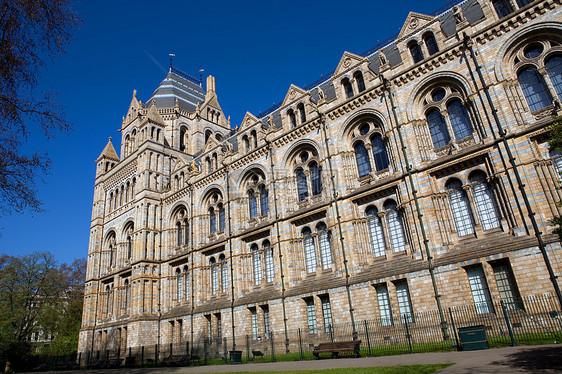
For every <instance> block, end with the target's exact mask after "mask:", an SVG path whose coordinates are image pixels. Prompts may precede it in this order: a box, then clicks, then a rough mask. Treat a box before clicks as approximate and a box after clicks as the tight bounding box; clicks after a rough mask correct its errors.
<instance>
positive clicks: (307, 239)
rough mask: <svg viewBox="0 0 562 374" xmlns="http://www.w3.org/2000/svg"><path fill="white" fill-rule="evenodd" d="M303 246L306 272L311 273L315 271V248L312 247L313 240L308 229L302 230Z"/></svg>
mask: <svg viewBox="0 0 562 374" xmlns="http://www.w3.org/2000/svg"><path fill="white" fill-rule="evenodd" d="M302 236H303V244H304V258H305V260H306V271H307V272H308V273H313V272H315V271H316V265H317V261H316V248H315V247H314V239H313V238H312V232H311V231H310V229H309V228H308V227H305V228H304V229H303V230H302Z"/></svg>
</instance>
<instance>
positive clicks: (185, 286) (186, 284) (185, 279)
mask: <svg viewBox="0 0 562 374" xmlns="http://www.w3.org/2000/svg"><path fill="white" fill-rule="evenodd" d="M187 270H188V269H187V266H185V267H184V268H183V294H184V296H185V301H189V295H190V293H189V291H190V285H189V272H188V271H187Z"/></svg>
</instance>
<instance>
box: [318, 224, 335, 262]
mask: <svg viewBox="0 0 562 374" xmlns="http://www.w3.org/2000/svg"><path fill="white" fill-rule="evenodd" d="M316 231H318V243H319V245H320V260H321V261H322V269H324V270H327V269H331V268H332V262H333V259H332V246H331V245H330V233H329V232H328V230H327V228H326V224H325V223H323V222H321V223H319V224H318V226H316Z"/></svg>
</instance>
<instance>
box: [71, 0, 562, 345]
mask: <svg viewBox="0 0 562 374" xmlns="http://www.w3.org/2000/svg"><path fill="white" fill-rule="evenodd" d="M452 3H453V4H456V5H454V6H453V5H452V4H451V5H450V6H449V7H446V8H443V9H441V10H440V11H437V12H435V13H434V14H432V15H424V14H418V13H414V12H411V13H410V14H409V15H408V17H407V19H406V20H405V23H404V25H403V27H402V29H401V31H400V33H399V34H398V35H395V36H393V37H392V38H390V39H388V40H386V41H385V42H382V43H380V44H379V45H378V46H376V47H374V48H372V49H371V50H369V51H367V52H366V53H364V54H362V55H357V54H354V53H349V52H345V53H344V54H343V56H342V58H341V60H340V62H339V64H338V65H337V67H335V70H334V71H333V73H331V74H328V75H325V76H324V77H323V78H322V79H320V80H319V81H317V82H314V83H312V84H311V85H309V86H307V87H297V86H295V85H291V86H290V87H289V89H288V91H287V94H286V96H285V98H284V100H283V101H282V102H281V103H279V104H277V105H275V106H273V107H272V108H270V109H268V110H266V111H264V112H262V113H259V114H257V115H255V114H252V113H249V112H247V113H246V115H245V117H244V119H243V120H242V123H231V122H230V117H229V116H228V113H224V112H223V111H222V109H221V106H220V105H219V96H218V93H217V92H216V89H215V77H213V76H208V77H207V78H206V82H205V83H206V84H202V82H201V81H200V80H199V79H195V78H193V77H190V76H189V75H187V74H185V73H183V72H181V71H180V70H178V69H177V68H176V67H173V66H170V70H169V72H168V74H167V75H166V77H165V78H164V80H163V81H162V82H161V83H160V85H159V86H158V87H157V88H156V90H155V91H154V93H153V94H152V96H150V97H149V98H148V99H147V100H146V102H142V101H141V100H140V99H139V98H138V97H137V92H136V91H135V92H133V97H132V100H131V103H130V105H129V108H128V110H127V112H126V115H125V116H124V117H123V121H122V125H121V129H120V133H121V142H120V144H121V147H120V149H119V150H118V151H119V152H117V150H116V149H115V148H114V146H113V144H112V141H111V138H110V139H109V142H108V143H107V145H106V146H105V148H104V149H103V151H102V152H101V154H100V156H99V158H98V159H97V164H96V177H95V182H94V199H93V208H92V223H91V227H90V242H89V249H88V269H87V277H86V290H85V298H84V314H83V322H82V329H81V332H80V342H79V352H81V353H82V354H86V353H87V352H94V351H102V352H106V351H111V352H116V351H118V350H119V351H120V352H125V351H128V350H129V348H133V349H136V348H137V347H141V346H145V347H148V346H152V347H154V346H155V345H159V346H161V347H164V346H170V345H177V344H189V345H190V346H191V347H196V346H198V345H199V344H202V342H203V341H206V343H205V344H207V345H213V344H215V345H217V347H218V346H219V345H220V344H223V343H224V342H226V344H227V345H228V349H231V348H232V347H233V345H237V346H246V345H247V344H248V343H247V341H248V340H249V341H261V342H267V341H268V340H269V339H272V336H274V337H275V340H276V344H280V347H282V348H283V344H284V343H286V346H285V347H286V348H287V349H288V350H293V348H291V347H289V341H291V342H292V341H293V339H295V338H294V337H295V336H296V335H295V332H296V331H297V330H298V331H299V333H301V334H302V335H299V336H300V338H301V339H302V340H305V341H307V342H312V341H318V340H322V339H323V338H322V337H321V336H322V334H323V333H326V332H330V331H332V329H334V328H336V327H337V326H347V327H346V328H347V329H348V330H349V331H350V335H349V340H351V339H352V338H357V335H358V331H359V330H360V328H359V325H361V324H363V322H364V321H365V324H366V323H367V322H366V321H376V323H375V324H379V325H380V326H392V325H393V324H397V323H401V322H403V321H409V322H410V323H414V321H416V320H418V319H420V318H421V317H420V316H423V315H424V313H426V314H427V313H430V312H431V313H434V312H435V313H437V314H436V315H438V316H439V317H438V318H440V321H442V322H443V323H442V325H441V328H442V331H443V337H445V339H447V336H448V335H449V334H450V329H449V332H447V331H446V330H447V326H446V325H447V324H448V312H447V310H448V308H454V307H461V306H471V307H472V308H475V311H476V313H477V314H486V313H492V312H493V308H494V302H495V301H500V300H501V301H504V302H506V303H507V302H509V303H512V306H511V307H512V308H518V305H519V304H517V302H516V301H514V300H520V299H523V298H529V297H543V296H545V295H551V296H552V298H553V300H557V297H558V294H559V292H560V291H559V290H558V280H557V276H558V275H560V272H561V271H562V249H561V247H560V244H559V242H558V237H557V236H556V235H554V234H553V233H552V231H553V229H554V227H553V226H551V223H550V220H551V219H552V218H553V217H555V216H558V215H560V214H561V213H562V206H560V205H559V204H558V202H559V201H560V200H561V198H562V190H561V189H559V184H560V178H561V177H560V172H561V171H562V153H560V152H558V151H554V150H550V149H549V147H548V139H549V131H550V130H549V125H551V124H552V123H553V121H554V119H555V116H556V115H561V114H562V108H561V105H560V101H561V100H562V8H561V0H536V1H529V0H494V1H491V0H465V1H453V2H452ZM379 37H380V36H373V40H376V39H377V38H379ZM319 73H321V72H319ZM218 79H220V77H218ZM121 104H122V103H121ZM121 104H119V103H118V105H121ZM438 326H439V325H438ZM437 332H439V330H437ZM315 337H317V338H316V339H317V340H314V338H315ZM443 337H441V338H443ZM359 338H360V339H361V336H359ZM291 344H292V343H291ZM307 348H308V345H307ZM222 349H223V348H217V350H219V351H220V350H222ZM225 350H226V347H225Z"/></svg>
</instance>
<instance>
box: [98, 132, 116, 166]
mask: <svg viewBox="0 0 562 374" xmlns="http://www.w3.org/2000/svg"><path fill="white" fill-rule="evenodd" d="M103 158H108V159H110V160H114V161H117V162H119V156H117V152H115V148H114V147H113V144H112V143H111V136H110V137H109V140H108V141H107V144H106V145H105V148H104V149H103V151H102V152H101V154H100V156H99V157H98V159H97V160H96V162H99V161H101V160H102V159H103Z"/></svg>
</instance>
